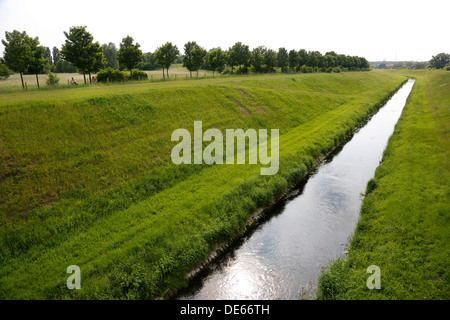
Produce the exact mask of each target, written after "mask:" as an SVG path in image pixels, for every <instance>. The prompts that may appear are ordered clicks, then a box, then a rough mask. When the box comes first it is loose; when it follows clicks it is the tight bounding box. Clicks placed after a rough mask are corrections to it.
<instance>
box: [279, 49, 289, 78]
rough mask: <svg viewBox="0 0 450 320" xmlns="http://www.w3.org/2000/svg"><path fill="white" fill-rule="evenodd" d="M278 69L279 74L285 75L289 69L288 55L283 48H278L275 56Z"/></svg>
mask: <svg viewBox="0 0 450 320" xmlns="http://www.w3.org/2000/svg"><path fill="white" fill-rule="evenodd" d="M277 60H278V67H279V68H281V72H283V73H286V72H287V71H288V67H289V55H288V52H287V50H286V49H285V48H279V49H278V54H277Z"/></svg>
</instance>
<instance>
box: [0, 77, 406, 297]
mask: <svg viewBox="0 0 450 320" xmlns="http://www.w3.org/2000/svg"><path fill="white" fill-rule="evenodd" d="M404 79H405V77H403V76H399V75H391V74H386V73H382V72H359V73H342V74H302V75H270V76H255V77H245V78H234V79H227V80H225V79H215V80H198V81H195V82H192V83H191V82H189V81H185V82H178V83H175V82H171V83H158V84H153V85H149V84H141V85H138V84H130V85H117V86H105V87H86V88H77V89H67V90H56V91H30V92H25V93H22V92H21V93H18V94H13V93H10V94H2V95H0V172H1V175H0V212H1V220H0V223H1V225H0V232H1V233H0V236H1V237H0V239H1V244H0V252H1V256H0V258H1V259H0V298H3V299H5V298H26V299H32V298H50V299H60V298H82V299H84V298H99V299H100V298H152V297H155V296H158V295H159V294H161V292H162V290H164V288H166V287H167V286H171V287H172V288H176V287H180V286H183V285H185V283H186V281H185V278H184V275H185V274H186V272H187V271H188V270H189V268H190V267H191V266H192V265H194V264H195V263H196V262H197V261H199V260H200V259H202V258H204V257H205V256H206V255H207V254H208V252H209V251H210V250H211V249H212V246H213V244H214V243H215V242H217V241H220V240H226V239H229V238H230V237H231V236H232V235H233V234H235V233H236V232H238V231H239V230H240V228H242V226H243V225H244V224H245V223H246V220H247V218H248V216H249V215H250V214H251V213H252V212H254V211H255V210H256V209H257V208H258V207H262V206H265V205H267V204H269V203H270V202H271V201H272V200H273V199H274V197H276V196H278V195H280V194H281V193H282V192H283V191H284V190H286V188H288V187H289V186H290V185H292V184H294V183H296V182H297V181H298V180H299V179H300V178H301V177H303V176H305V174H306V173H307V171H308V169H309V168H311V167H312V166H313V165H314V161H315V159H317V158H318V157H319V156H320V154H322V153H326V152H327V151H329V150H330V149H332V148H333V146H334V145H336V144H339V143H340V142H342V141H343V140H344V139H345V137H346V136H347V135H348V134H349V133H350V132H351V131H352V130H353V128H354V127H355V126H357V125H358V123H360V122H361V121H362V120H363V119H364V118H365V117H367V115H368V114H369V113H370V112H372V111H374V110H375V109H376V108H377V106H379V105H380V103H381V102H382V101H385V100H386V98H387V96H388V95H389V94H390V93H392V92H393V91H394V90H395V89H396V88H397V87H398V86H399V85H400V83H401V82H402V81H403V80H404ZM194 120H201V121H203V130H206V129H207V128H212V127H214V128H218V129H220V130H221V131H222V132H223V133H224V132H225V129H227V128H230V129H235V128H243V129H244V130H245V129H247V128H254V129H258V128H267V129H270V128H277V129H280V169H279V171H278V174H277V175H275V176H261V175H260V170H259V169H260V167H261V165H259V164H258V165H213V166H207V165H181V166H175V165H174V164H172V162H171V159H170V151H171V149H172V147H173V146H174V145H175V144H176V143H175V142H172V141H170V136H171V133H172V131H173V130H174V129H177V128H187V129H188V130H190V131H191V132H192V128H193V122H194ZM206 144H207V143H205V145H206ZM69 265H78V266H79V267H80V268H81V274H82V278H81V285H82V289H81V290H68V289H67V288H66V280H67V277H68V274H66V269H67V267H68V266H69Z"/></svg>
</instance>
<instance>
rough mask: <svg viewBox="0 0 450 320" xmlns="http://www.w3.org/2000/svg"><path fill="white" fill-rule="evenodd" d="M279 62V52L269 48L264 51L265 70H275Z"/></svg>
mask: <svg viewBox="0 0 450 320" xmlns="http://www.w3.org/2000/svg"><path fill="white" fill-rule="evenodd" d="M277 64H278V59H277V53H276V52H275V51H274V50H272V49H267V51H266V52H265V53H264V65H265V66H264V67H265V68H264V69H265V72H269V73H270V72H275V67H276V66H277Z"/></svg>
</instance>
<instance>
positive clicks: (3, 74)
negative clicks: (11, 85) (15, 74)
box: [0, 63, 12, 80]
mask: <svg viewBox="0 0 450 320" xmlns="http://www.w3.org/2000/svg"><path fill="white" fill-rule="evenodd" d="M11 74H12V72H11V70H9V68H8V67H7V66H6V64H4V63H0V79H1V80H5V79H8V78H9V76H10V75H11Z"/></svg>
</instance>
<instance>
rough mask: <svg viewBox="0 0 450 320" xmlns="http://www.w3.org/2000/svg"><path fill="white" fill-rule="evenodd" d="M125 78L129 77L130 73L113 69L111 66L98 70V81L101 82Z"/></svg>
mask: <svg viewBox="0 0 450 320" xmlns="http://www.w3.org/2000/svg"><path fill="white" fill-rule="evenodd" d="M124 78H127V79H128V78H129V74H128V73H127V72H125V71H120V70H118V69H113V68H111V67H108V68H106V69H103V70H100V71H99V72H97V81H99V82H106V81H108V79H109V81H111V82H115V81H123V79H124Z"/></svg>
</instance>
